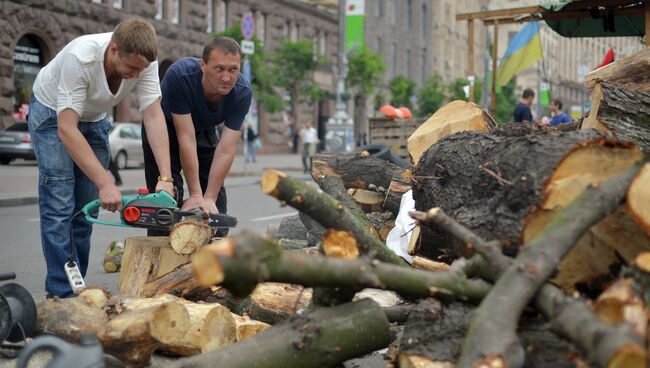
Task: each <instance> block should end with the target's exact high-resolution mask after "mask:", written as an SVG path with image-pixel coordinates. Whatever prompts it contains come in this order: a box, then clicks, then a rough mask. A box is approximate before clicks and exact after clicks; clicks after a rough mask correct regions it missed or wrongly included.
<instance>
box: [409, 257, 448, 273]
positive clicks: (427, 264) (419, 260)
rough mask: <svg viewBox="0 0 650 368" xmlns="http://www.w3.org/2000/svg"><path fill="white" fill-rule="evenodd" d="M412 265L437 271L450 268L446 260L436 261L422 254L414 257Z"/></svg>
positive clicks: (419, 268) (420, 268)
mask: <svg viewBox="0 0 650 368" xmlns="http://www.w3.org/2000/svg"><path fill="white" fill-rule="evenodd" d="M411 267H413V268H417V269H418V270H427V271H435V272H438V271H448V270H449V265H448V264H446V263H444V262H436V261H432V260H430V259H428V258H424V257H420V256H415V257H413V263H411Z"/></svg>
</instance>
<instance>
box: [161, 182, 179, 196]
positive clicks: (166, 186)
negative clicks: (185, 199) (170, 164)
mask: <svg viewBox="0 0 650 368" xmlns="http://www.w3.org/2000/svg"><path fill="white" fill-rule="evenodd" d="M161 190H164V191H165V192H167V193H168V194H169V195H170V196H172V197H175V196H176V193H174V192H175V190H174V184H173V183H170V182H168V181H159V182H158V184H156V193H160V191H161Z"/></svg>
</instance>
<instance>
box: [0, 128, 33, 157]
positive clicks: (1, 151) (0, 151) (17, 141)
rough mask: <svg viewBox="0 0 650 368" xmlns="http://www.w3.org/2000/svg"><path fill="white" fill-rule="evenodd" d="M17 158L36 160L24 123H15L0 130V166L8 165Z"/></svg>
mask: <svg viewBox="0 0 650 368" xmlns="http://www.w3.org/2000/svg"><path fill="white" fill-rule="evenodd" d="M17 158H22V159H25V160H36V154H34V147H33V146H32V138H31V137H30V136H29V129H28V128H27V122H26V121H16V122H14V124H12V125H11V126H9V127H8V128H7V129H4V130H0V164H2V165H8V164H9V163H10V162H11V161H13V160H14V159H17Z"/></svg>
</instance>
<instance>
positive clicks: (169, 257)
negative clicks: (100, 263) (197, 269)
mask: <svg viewBox="0 0 650 368" xmlns="http://www.w3.org/2000/svg"><path fill="white" fill-rule="evenodd" d="M189 260H190V259H189V256H188V255H184V254H183V255H179V254H177V253H176V252H175V251H174V250H173V249H172V247H171V245H170V244H169V238H168V237H130V238H126V242H125V245H124V254H123V255H122V271H121V272H120V280H119V282H118V290H119V291H120V294H123V295H129V296H143V294H142V292H143V288H144V286H145V284H146V283H147V282H149V281H152V280H154V279H156V278H158V277H160V276H162V275H164V274H166V273H167V272H169V271H171V270H173V269H174V268H176V267H178V266H180V265H182V264H185V263H187V262H189Z"/></svg>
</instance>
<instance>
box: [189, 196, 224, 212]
mask: <svg viewBox="0 0 650 368" xmlns="http://www.w3.org/2000/svg"><path fill="white" fill-rule="evenodd" d="M199 207H200V208H203V209H204V210H206V211H208V212H209V213H219V210H218V209H217V206H216V205H215V203H214V201H213V200H210V199H205V198H203V196H201V195H190V197H189V198H187V199H186V200H185V201H184V202H183V207H181V211H189V210H191V209H194V208H199Z"/></svg>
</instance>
